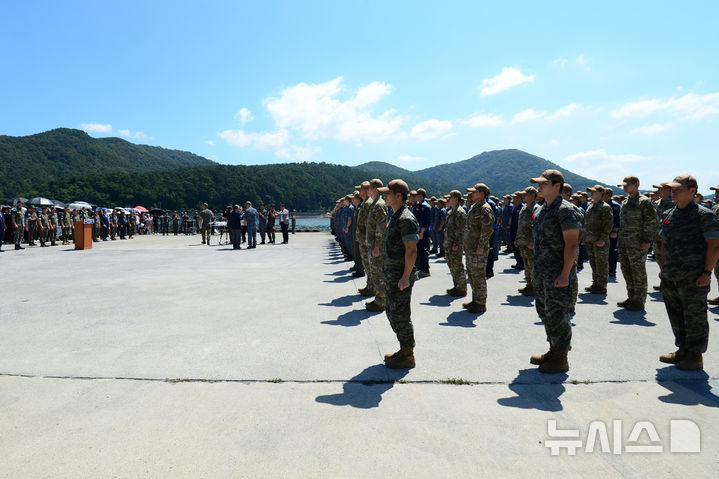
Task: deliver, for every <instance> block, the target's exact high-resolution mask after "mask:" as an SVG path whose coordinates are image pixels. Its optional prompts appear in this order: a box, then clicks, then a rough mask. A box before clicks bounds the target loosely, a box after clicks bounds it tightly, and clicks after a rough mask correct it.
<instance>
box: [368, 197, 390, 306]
mask: <svg viewBox="0 0 719 479" xmlns="http://www.w3.org/2000/svg"><path fill="white" fill-rule="evenodd" d="M386 229H387V206H386V205H385V203H384V200H383V199H382V197H381V196H378V197H377V199H376V200H374V201H373V202H372V205H371V209H370V211H369V212H368V214H367V236H366V237H365V244H366V245H367V258H368V260H369V273H370V280H371V281H372V282H371V283H370V287H371V288H372V290H373V291H374V292H375V298H374V301H375V303H377V304H378V305H379V306H384V305H385V299H386V298H385V296H386V293H385V285H384V277H383V275H382V255H381V254H380V255H379V256H377V257H374V256H372V251H373V250H374V248H375V246H376V247H378V248H379V249H380V251H381V248H382V245H383V244H384V236H385V231H386Z"/></svg>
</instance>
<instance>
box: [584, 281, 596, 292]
mask: <svg viewBox="0 0 719 479" xmlns="http://www.w3.org/2000/svg"><path fill="white" fill-rule="evenodd" d="M593 287H594V283H592V284H591V285H589V286H585V287H584V291H591V290H592V288H593Z"/></svg>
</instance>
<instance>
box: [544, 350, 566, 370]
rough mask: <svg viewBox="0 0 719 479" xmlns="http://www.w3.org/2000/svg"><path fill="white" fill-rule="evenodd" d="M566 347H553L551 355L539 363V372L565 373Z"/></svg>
mask: <svg viewBox="0 0 719 479" xmlns="http://www.w3.org/2000/svg"><path fill="white" fill-rule="evenodd" d="M567 352H568V351H567V350H566V349H555V350H554V352H553V353H552V356H551V357H550V358H549V359H548V360H546V361H544V362H543V363H542V364H540V365H539V372H540V373H545V374H554V373H566V372H567V371H569V362H568V361H567Z"/></svg>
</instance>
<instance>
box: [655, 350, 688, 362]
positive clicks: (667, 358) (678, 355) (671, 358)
mask: <svg viewBox="0 0 719 479" xmlns="http://www.w3.org/2000/svg"><path fill="white" fill-rule="evenodd" d="M686 354H687V350H686V348H679V349H677V350H676V351H675V352H673V353H667V354H662V355H661V356H659V361H661V362H663V363H667V364H676V363H678V362H679V361H681V360H682V359H684V356H686Z"/></svg>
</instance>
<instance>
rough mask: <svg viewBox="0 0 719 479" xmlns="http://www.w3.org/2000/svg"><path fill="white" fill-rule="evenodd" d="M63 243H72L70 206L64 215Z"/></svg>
mask: <svg viewBox="0 0 719 479" xmlns="http://www.w3.org/2000/svg"><path fill="white" fill-rule="evenodd" d="M61 224H62V244H63V245H68V244H70V231H71V230H72V218H71V217H70V208H67V207H66V208H65V213H63V215H62V223H61ZM113 239H114V238H113Z"/></svg>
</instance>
